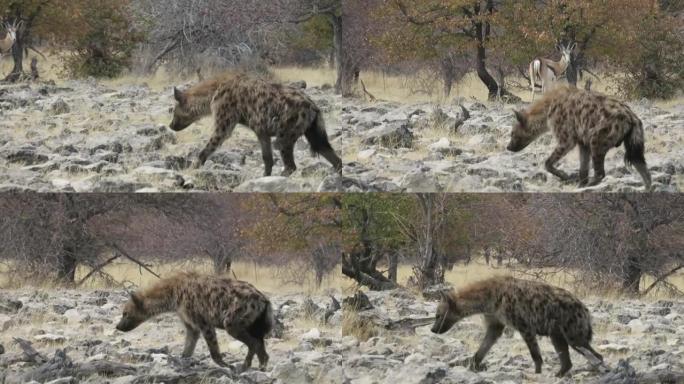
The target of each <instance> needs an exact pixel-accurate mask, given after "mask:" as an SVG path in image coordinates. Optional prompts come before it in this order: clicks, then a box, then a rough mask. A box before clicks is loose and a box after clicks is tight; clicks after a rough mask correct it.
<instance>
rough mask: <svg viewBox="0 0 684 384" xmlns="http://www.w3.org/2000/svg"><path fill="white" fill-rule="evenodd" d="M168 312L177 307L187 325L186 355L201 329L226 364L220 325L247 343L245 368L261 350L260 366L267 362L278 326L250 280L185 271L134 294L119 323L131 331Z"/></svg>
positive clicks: (213, 355)
mask: <svg viewBox="0 0 684 384" xmlns="http://www.w3.org/2000/svg"><path fill="white" fill-rule="evenodd" d="M165 312H176V313H177V314H178V316H179V317H180V319H181V321H182V322H183V324H184V325H185V331H186V336H185V348H184V349H183V357H190V356H192V354H193V352H194V351H195V346H196V345H197V340H198V339H199V336H200V334H201V335H202V336H203V337H204V340H205V341H206V342H207V346H208V348H209V352H210V354H211V358H212V359H213V360H214V362H216V364H218V365H220V366H226V363H225V362H224V361H223V358H222V357H221V354H220V352H219V347H218V342H217V340H216V330H215V329H216V328H219V329H225V330H226V331H227V332H228V334H229V335H231V336H232V337H234V338H235V339H237V340H240V341H241V342H243V343H245V345H247V348H248V352H247V357H246V358H245V361H244V364H243V369H247V368H249V367H251V365H252V359H253V358H254V355H255V354H256V355H257V357H258V358H259V366H260V368H261V369H265V368H266V365H267V363H268V354H267V353H266V346H265V342H264V337H265V336H266V334H267V333H268V332H270V330H271V328H272V326H273V321H274V320H273V313H272V308H271V303H270V301H269V300H268V298H266V296H264V294H262V293H261V292H259V291H258V290H257V289H256V288H254V287H253V286H252V285H250V284H249V283H246V282H243V281H238V280H232V279H229V278H223V277H219V276H210V275H200V274H197V273H194V272H189V273H179V274H177V275H175V276H172V277H169V278H166V279H162V280H161V281H159V282H158V283H157V284H155V285H154V286H152V287H150V288H148V289H146V290H143V291H141V292H136V293H133V294H131V298H130V299H129V301H128V302H127V303H126V305H125V306H124V310H123V316H122V317H121V321H120V322H119V324H118V325H117V326H116V329H118V330H120V331H124V332H128V331H131V330H133V329H134V328H136V327H137V326H139V325H140V324H142V323H143V322H145V321H146V320H148V319H150V318H152V317H154V316H157V315H159V314H161V313H165Z"/></svg>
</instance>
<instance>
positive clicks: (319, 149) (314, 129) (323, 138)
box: [304, 111, 342, 173]
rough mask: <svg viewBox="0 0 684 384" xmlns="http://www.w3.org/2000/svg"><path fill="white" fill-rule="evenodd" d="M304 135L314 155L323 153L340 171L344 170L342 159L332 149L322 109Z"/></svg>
mask: <svg viewBox="0 0 684 384" xmlns="http://www.w3.org/2000/svg"><path fill="white" fill-rule="evenodd" d="M304 136H305V137H306V140H307V141H308V142H309V145H310V146H311V154H312V155H314V156H315V155H317V154H320V155H323V157H325V159H326V160H328V161H329V162H330V164H332V166H333V167H334V168H335V170H336V171H337V172H338V173H341V172H342V159H340V158H339V157H338V156H337V155H336V154H335V150H333V149H332V146H331V145H330V141H328V133H327V132H326V131H325V120H323V114H322V113H321V112H320V111H318V112H317V116H316V119H315V120H314V121H313V123H312V124H311V126H310V127H309V129H307V130H306V132H304Z"/></svg>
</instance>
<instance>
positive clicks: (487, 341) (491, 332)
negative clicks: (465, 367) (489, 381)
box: [470, 318, 505, 372]
mask: <svg viewBox="0 0 684 384" xmlns="http://www.w3.org/2000/svg"><path fill="white" fill-rule="evenodd" d="M485 322H486V324H487V333H486V335H485V338H484V340H482V343H481V344H480V348H478V350H477V352H476V353H475V355H474V356H473V358H472V359H471V361H470V369H471V370H473V371H476V372H477V371H482V370H483V369H484V367H483V366H482V360H483V359H484V357H485V355H486V354H487V352H489V350H490V349H491V348H492V346H493V345H494V343H496V341H497V340H499V337H501V334H502V333H503V331H504V328H505V326H504V325H503V324H501V323H500V322H498V321H496V320H494V319H491V318H485Z"/></svg>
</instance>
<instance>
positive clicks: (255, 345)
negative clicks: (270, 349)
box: [226, 326, 268, 370]
mask: <svg viewBox="0 0 684 384" xmlns="http://www.w3.org/2000/svg"><path fill="white" fill-rule="evenodd" d="M226 330H227V331H228V334H229V335H231V336H232V337H234V338H235V339H237V340H240V341H242V342H243V343H245V345H246V346H247V356H246V357H245V362H244V363H243V364H242V369H243V370H247V369H249V368H250V367H251V366H252V360H253V359H254V355H255V354H256V355H257V357H258V358H259V368H260V369H262V370H263V369H266V366H267V365H268V354H267V353H266V347H265V345H264V340H263V339H258V338H256V337H254V336H252V335H250V334H249V332H247V330H246V329H244V328H241V327H235V326H233V327H227V328H226Z"/></svg>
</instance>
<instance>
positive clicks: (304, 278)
mask: <svg viewBox="0 0 684 384" xmlns="http://www.w3.org/2000/svg"><path fill="white" fill-rule="evenodd" d="M282 268H288V267H287V266H285V267H282ZM282 268H279V267H271V266H264V265H258V264H254V263H249V262H236V263H233V266H232V273H231V276H232V277H235V278H237V279H239V280H244V281H247V282H249V283H251V284H253V285H254V286H256V287H257V288H259V289H260V290H262V291H264V292H266V293H278V294H281V295H282V294H298V293H299V294H316V293H325V292H328V291H331V290H333V291H338V290H341V289H344V288H345V286H346V284H348V282H347V281H346V280H344V279H343V278H342V276H341V275H340V274H339V273H337V272H333V273H331V274H329V275H328V276H326V277H325V278H324V279H323V283H322V284H321V286H320V287H318V286H316V284H315V283H314V279H313V272H311V271H303V272H302V274H301V282H300V283H297V284H295V283H283V282H282V279H281V278H280V273H279V272H280V271H281V270H282ZM151 269H152V270H153V271H154V272H155V273H157V274H159V275H160V276H162V277H163V276H168V275H170V274H172V273H174V272H178V271H188V270H196V271H199V272H204V273H213V269H212V265H211V263H209V262H203V261H198V260H188V261H186V262H179V263H165V264H157V265H152V266H151ZM11 270H12V268H11V267H10V266H9V265H8V264H0V287H2V288H21V287H22V286H31V287H35V288H42V289H53V288H55V287H56V286H55V283H54V282H52V281H47V280H43V281H40V282H27V281H26V280H23V279H22V280H18V279H13V278H12V277H11V276H10V274H9V271H11ZM89 271H90V269H89V268H85V267H80V268H79V269H78V270H77V272H76V281H79V280H81V279H82V278H83V277H84V276H85V275H86V274H87V273H88V272H89ZM103 271H104V272H106V273H107V274H109V275H110V276H112V278H113V279H114V280H115V281H116V282H118V283H128V284H133V285H135V286H137V287H146V286H149V285H151V284H154V283H155V282H156V281H157V278H156V277H155V276H154V275H152V274H151V273H149V272H148V271H146V270H144V269H142V268H140V267H139V266H138V265H136V264H133V263H113V264H111V265H109V266H107V267H105V268H104V269H103ZM107 287H108V284H107V283H106V282H105V281H104V280H102V279H99V278H93V279H90V280H88V281H86V282H85V283H84V284H83V286H82V288H83V289H99V288H107Z"/></svg>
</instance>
